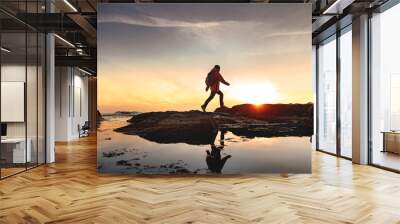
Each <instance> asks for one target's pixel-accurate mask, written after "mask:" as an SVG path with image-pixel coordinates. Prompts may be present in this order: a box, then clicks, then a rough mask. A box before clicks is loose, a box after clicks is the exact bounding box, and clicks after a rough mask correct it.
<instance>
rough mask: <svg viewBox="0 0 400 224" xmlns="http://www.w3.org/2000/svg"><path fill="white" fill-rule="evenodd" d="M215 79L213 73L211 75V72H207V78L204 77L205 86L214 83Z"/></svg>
mask: <svg viewBox="0 0 400 224" xmlns="http://www.w3.org/2000/svg"><path fill="white" fill-rule="evenodd" d="M215 82H216V80H215V75H213V73H212V72H209V73H208V74H207V78H206V85H207V86H212V85H213V84H215Z"/></svg>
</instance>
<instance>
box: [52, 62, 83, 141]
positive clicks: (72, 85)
mask: <svg viewBox="0 0 400 224" xmlns="http://www.w3.org/2000/svg"><path fill="white" fill-rule="evenodd" d="M55 86H56V88H55V89H56V91H55V124H56V128H55V129H56V132H55V140H56V141H70V140H73V139H77V138H79V132H78V125H80V126H82V125H83V124H84V123H85V121H88V78H87V77H86V76H84V74H83V73H82V72H80V71H79V70H78V69H76V68H72V67H56V82H55Z"/></svg>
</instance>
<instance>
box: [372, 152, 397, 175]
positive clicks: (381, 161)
mask: <svg viewBox="0 0 400 224" xmlns="http://www.w3.org/2000/svg"><path fill="white" fill-rule="evenodd" d="M372 159H373V163H374V164H376V165H380V166H383V167H388V168H391V169H395V170H399V171H400V155H399V154H396V153H392V152H380V151H376V152H374V155H373V157H372Z"/></svg>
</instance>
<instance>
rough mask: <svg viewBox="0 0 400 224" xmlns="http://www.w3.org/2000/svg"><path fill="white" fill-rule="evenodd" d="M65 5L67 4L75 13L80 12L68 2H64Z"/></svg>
mask: <svg viewBox="0 0 400 224" xmlns="http://www.w3.org/2000/svg"><path fill="white" fill-rule="evenodd" d="M64 3H65V4H67V5H68V6H69V7H70V8H71V9H72V10H73V11H74V12H78V10H77V9H76V8H75V7H74V6H73V5H72V4H71V3H70V2H69V1H68V0H64Z"/></svg>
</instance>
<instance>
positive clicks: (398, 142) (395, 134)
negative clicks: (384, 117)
mask: <svg viewBox="0 0 400 224" xmlns="http://www.w3.org/2000/svg"><path fill="white" fill-rule="evenodd" d="M382 134H383V150H382V152H392V153H396V154H400V132H399V131H383V132H382Z"/></svg>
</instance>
